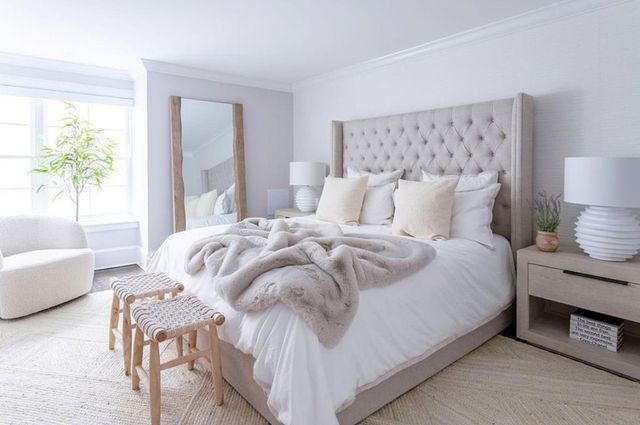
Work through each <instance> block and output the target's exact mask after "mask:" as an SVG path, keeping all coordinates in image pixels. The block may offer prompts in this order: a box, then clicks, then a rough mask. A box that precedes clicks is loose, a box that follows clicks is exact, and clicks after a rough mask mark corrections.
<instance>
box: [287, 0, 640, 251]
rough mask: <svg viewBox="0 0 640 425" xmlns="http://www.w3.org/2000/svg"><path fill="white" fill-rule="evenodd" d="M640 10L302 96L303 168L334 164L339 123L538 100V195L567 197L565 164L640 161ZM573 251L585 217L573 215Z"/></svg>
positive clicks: (501, 40)
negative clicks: (572, 159) (519, 96)
mask: <svg viewBox="0 0 640 425" xmlns="http://www.w3.org/2000/svg"><path fill="white" fill-rule="evenodd" d="M639 40H640V1H631V2H626V3H622V4H619V5H616V6H612V7H609V8H605V9H602V10H599V11H596V12H591V13H587V14H583V15H580V16H577V17H573V18H570V19H563V20H559V21H555V22H551V23H549V24H546V25H542V26H537V27H534V28H528V29H525V30H521V31H517V32H515V33H510V34H508V35H505V36H502V37H494V38H491V39H487V40H483V41H475V42H469V43H465V44H460V45H457V46H453V47H449V48H446V49H442V50H437V51H433V52H430V53H427V54H423V55H421V56H419V57H413V58H411V59H408V60H404V61H402V62H397V63H394V64H392V65H388V66H385V67H382V68H377V69H373V70H369V71H367V72H362V73H360V74H357V75H349V76H342V77H337V78H331V79H328V80H325V81H323V82H319V83H315V84H313V85H309V86H306V87H305V86H303V87H300V88H297V89H296V91H295V93H294V158H295V159H296V160H317V161H323V162H327V163H328V162H329V158H330V122H331V120H336V119H337V120H349V119H355V118H364V117H371V116H377V115H387V114H393V113H400V112H410V111H417V110H423V109H430V108H435V107H442V106H452V105H457V104H466V103H472V102H478V101H483V100H491V99H498V98H505V97H510V96H513V95H514V94H515V93H517V92H526V93H529V94H531V95H533V96H534V97H535V127H534V131H535V146H534V185H535V190H536V191H538V190H542V189H545V190H547V191H548V192H561V191H562V189H563V172H564V171H563V158H564V157H565V156H582V155H594V156H597V155H609V156H614V155H620V156H640V48H639ZM565 207H566V208H565V211H564V213H563V217H562V218H563V223H562V225H561V228H560V232H561V238H562V239H563V240H564V242H570V243H572V242H573V227H574V226H573V222H574V221H575V217H576V215H577V213H578V211H579V209H580V208H581V207H578V206H572V205H568V204H566V205H565Z"/></svg>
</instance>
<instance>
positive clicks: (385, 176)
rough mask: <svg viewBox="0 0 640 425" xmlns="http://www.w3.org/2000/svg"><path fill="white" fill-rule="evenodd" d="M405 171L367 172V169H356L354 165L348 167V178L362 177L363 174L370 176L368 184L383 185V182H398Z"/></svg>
mask: <svg viewBox="0 0 640 425" xmlns="http://www.w3.org/2000/svg"><path fill="white" fill-rule="evenodd" d="M403 173H404V170H396V171H389V172H386V173H378V174H373V173H367V172H366V171H360V170H356V169H355V168H352V167H347V178H349V179H354V178H356V177H362V176H369V181H368V182H367V186H382V185H383V184H388V183H396V184H397V183H398V180H399V179H400V177H402V174H403Z"/></svg>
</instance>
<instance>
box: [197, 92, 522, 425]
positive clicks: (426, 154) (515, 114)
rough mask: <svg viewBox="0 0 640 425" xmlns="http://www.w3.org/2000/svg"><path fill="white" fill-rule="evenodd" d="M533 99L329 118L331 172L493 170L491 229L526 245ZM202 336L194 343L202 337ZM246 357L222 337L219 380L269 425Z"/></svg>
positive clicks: (436, 355)
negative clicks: (496, 185)
mask: <svg viewBox="0 0 640 425" xmlns="http://www.w3.org/2000/svg"><path fill="white" fill-rule="evenodd" d="M532 133H533V99H532V98H531V97H530V96H528V95H525V94H518V95H517V96H516V97H515V98H510V99H502V100H495V101H490V102H483V103H475V104H471V105H464V106H456V107H452V108H443V109H434V110H429V111H423V112H413V113H406V114H400V115H393V116H387V117H379V118H371V119H362V120H355V121H346V122H339V121H334V122H333V145H332V146H333V156H332V162H331V174H332V175H334V176H342V175H343V173H344V172H345V171H346V169H347V167H349V166H351V167H354V168H356V169H360V170H366V171H371V172H373V173H378V172H381V171H391V170H397V169H404V170H405V173H404V176H403V178H404V179H410V180H419V179H420V172H421V170H425V171H427V172H430V173H434V174H437V173H442V174H475V173H479V172H481V171H486V170H497V171H499V181H500V183H502V189H501V191H500V193H499V195H498V197H497V199H496V204H495V207H494V223H493V229H494V232H495V233H497V234H500V235H502V236H504V237H506V238H507V239H509V241H510V242H511V247H512V249H513V251H514V253H515V251H516V250H518V249H520V248H522V247H524V246H527V245H530V244H531V242H532V230H533V224H532V214H531V199H532V177H531V171H532V144H533V134H532ZM514 313H515V309H514V306H513V305H512V306H510V307H509V308H507V309H505V310H503V311H501V312H498V313H496V315H495V316H494V317H492V318H491V319H490V320H488V321H487V322H485V323H483V324H479V326H478V327H477V328H476V329H474V330H472V331H470V332H468V333H467V334H464V335H458V336H456V337H453V338H451V339H450V340H448V341H445V342H444V343H443V344H441V345H440V346H438V347H434V348H433V349H432V350H430V351H429V352H427V353H424V354H423V355H422V356H421V357H420V358H418V359H414V361H412V362H411V363H409V364H407V365H404V367H401V368H399V369H396V370H394V371H392V372H390V373H389V374H388V375H386V376H383V377H382V378H381V379H379V380H378V381H376V382H375V383H373V384H370V385H367V386H366V387H363V388H360V389H359V391H358V395H357V397H356V399H355V401H354V402H353V403H352V404H351V405H349V406H347V407H346V408H344V409H343V410H341V411H340V412H338V419H339V421H340V423H341V424H343V425H344V424H355V423H357V422H359V421H361V420H362V419H364V418H366V417H367V416H369V415H370V414H371V413H373V412H375V411H376V410H378V409H379V408H381V407H382V406H384V405H385V404H387V403H389V402H390V401H392V400H394V399H395V398H397V397H399V396H400V395H402V394H403V393H405V392H406V391H408V390H410V389H411V388H413V387H415V386H416V385H418V384H420V383H421V382H423V381H424V380H425V379H427V378H429V377H430V376H432V375H434V374H435V373H437V372H438V371H440V370H441V369H443V368H445V367H446V366H448V365H450V364H451V363H453V362H454V361H456V360H458V359H459V358H461V357H463V356H464V355H466V354H467V353H469V352H470V351H472V350H474V349H475V348H477V347H479V346H480V345H482V344H483V343H484V342H485V341H487V340H489V339H490V338H492V337H493V336H495V335H497V334H498V333H499V332H501V331H502V330H503V329H504V328H505V327H507V326H508V325H509V324H511V323H512V322H513V320H514V317H515V314H514ZM202 339H203V338H201V339H200V340H201V341H202ZM253 364H254V358H253V357H252V356H251V355H248V354H244V353H242V352H240V351H239V350H237V349H235V348H234V347H233V346H232V345H230V344H228V343H226V342H222V368H223V375H224V377H225V379H226V380H227V381H228V382H229V383H230V384H231V385H232V386H233V387H234V388H235V389H236V390H237V391H238V392H239V393H240V394H241V395H242V396H243V397H244V398H245V399H246V400H247V401H249V403H251V404H252V405H253V406H254V407H255V408H256V410H258V412H260V414H261V415H262V416H264V417H265V418H266V419H267V420H268V421H269V422H270V423H271V424H274V425H275V424H279V422H278V421H277V420H276V418H275V417H274V415H273V413H272V412H271V411H270V410H269V408H268V407H267V394H266V393H265V392H264V390H263V389H262V388H261V387H260V386H259V385H258V384H257V383H256V382H255V381H254V380H253Z"/></svg>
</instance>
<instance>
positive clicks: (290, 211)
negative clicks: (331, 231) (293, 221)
mask: <svg viewBox="0 0 640 425" xmlns="http://www.w3.org/2000/svg"><path fill="white" fill-rule="evenodd" d="M312 214H315V212H308V213H307V212H302V211H300V210H299V209H297V208H283V209H280V210H275V212H274V213H273V216H274V218H293V217H304V216H307V215H312Z"/></svg>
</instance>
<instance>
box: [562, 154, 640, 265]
mask: <svg viewBox="0 0 640 425" xmlns="http://www.w3.org/2000/svg"><path fill="white" fill-rule="evenodd" d="M564 200H565V202H569V203H572V204H582V205H588V206H587V208H586V209H585V210H584V211H582V213H580V215H579V216H578V221H576V228H575V230H576V241H577V242H578V245H580V248H582V250H583V251H584V252H585V253H587V254H589V256H590V257H592V258H596V259H598V260H605V261H626V260H628V259H630V258H632V257H633V256H634V255H636V254H637V253H638V250H639V249H640V221H639V220H638V217H637V216H636V214H635V212H634V211H633V210H631V208H639V207H640V158H607V157H574V158H565V160H564Z"/></svg>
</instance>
